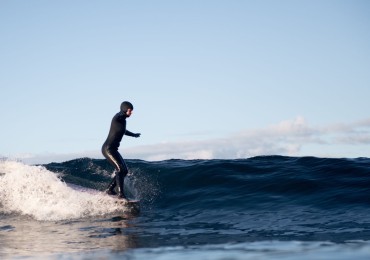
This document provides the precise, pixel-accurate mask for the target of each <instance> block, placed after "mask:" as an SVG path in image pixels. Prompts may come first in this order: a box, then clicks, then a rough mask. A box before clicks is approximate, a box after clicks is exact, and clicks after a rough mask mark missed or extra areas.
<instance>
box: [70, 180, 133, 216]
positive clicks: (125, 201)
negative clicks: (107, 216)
mask: <svg viewBox="0 0 370 260" xmlns="http://www.w3.org/2000/svg"><path fill="white" fill-rule="evenodd" d="M66 184H67V186H68V187H70V188H72V189H73V190H76V191H79V192H86V193H89V194H92V195H102V196H107V197H109V198H111V199H113V200H114V201H115V203H117V204H119V205H122V206H123V207H126V208H128V209H129V210H131V211H132V212H134V213H138V212H140V201H139V200H128V199H120V198H117V197H116V196H114V195H108V194H106V193H105V192H102V191H99V190H95V189H91V188H86V187H82V186H79V185H76V184H71V183H66Z"/></svg>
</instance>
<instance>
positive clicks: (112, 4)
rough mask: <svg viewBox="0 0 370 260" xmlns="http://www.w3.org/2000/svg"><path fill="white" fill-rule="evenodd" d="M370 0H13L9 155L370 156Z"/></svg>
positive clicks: (2, 19)
mask: <svg viewBox="0 0 370 260" xmlns="http://www.w3.org/2000/svg"><path fill="white" fill-rule="evenodd" d="M369 13H370V2H369V1H367V0H363V1H360V0H352V1H341V0H335V1H334V0H333V1H331V0H325V1H322V0H320V1H318V0H309V1H308V0H307V1H305V0H302V1H293V0H292V1H288V0H282V1H273V0H271V1H267V0H262V1H247V0H245V1H242V0H240V1H237V0H229V1H225V0H223V1H220V0H202V1H199V0H187V1H170V0H167V1H166V0H156V1H149V0H147V1H142V0H138V1H125V0H121V1H114V0H106V1H95V0H79V1H72V0H65V1H47V0H33V1H24V0H0V35H1V36H0V37H1V41H0V88H1V102H0V116H1V117H0V118H1V124H0V131H1V135H0V158H1V157H5V158H11V159H17V160H22V161H24V162H26V163H48V162H60V161H66V160H70V159H75V158H81V157H91V158H103V156H102V155H101V152H100V149H101V146H102V144H103V142H104V141H105V139H106V137H107V134H108V131H109V126H110V121H111V119H112V117H113V116H114V114H116V113H117V112H119V106H120V103H121V102H122V101H125V100H128V101H130V102H132V103H133V105H134V113H133V115H132V116H131V117H130V118H129V119H127V129H128V130H130V131H131V132H134V133H141V137H140V138H131V137H127V136H126V137H124V138H123V140H122V143H121V147H120V152H121V154H122V155H123V157H124V158H128V159H142V160H149V161H153V160H165V159H172V158H177V159H237V158H249V157H253V156H259V155H284V156H317V157H346V158H355V157H370V146H369V145H370V114H369V111H370V104H369V97H370V73H369V72H370V15H369Z"/></svg>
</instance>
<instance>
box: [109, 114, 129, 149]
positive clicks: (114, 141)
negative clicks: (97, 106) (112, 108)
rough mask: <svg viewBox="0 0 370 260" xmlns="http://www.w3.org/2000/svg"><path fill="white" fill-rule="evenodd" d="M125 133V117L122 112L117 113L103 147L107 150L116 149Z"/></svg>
mask: <svg viewBox="0 0 370 260" xmlns="http://www.w3.org/2000/svg"><path fill="white" fill-rule="evenodd" d="M125 132H126V116H125V114H123V113H122V112H119V113H117V114H116V115H115V116H114V117H113V119H112V123H111V125H110V130H109V134H108V137H107V140H105V143H104V145H103V146H105V147H107V148H109V149H118V147H119V144H120V142H121V140H122V137H123V135H124V134H125Z"/></svg>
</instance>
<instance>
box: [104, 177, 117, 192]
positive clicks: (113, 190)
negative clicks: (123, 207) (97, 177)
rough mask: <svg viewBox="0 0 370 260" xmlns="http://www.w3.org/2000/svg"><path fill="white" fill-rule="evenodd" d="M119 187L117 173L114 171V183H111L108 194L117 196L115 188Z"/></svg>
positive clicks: (107, 190)
mask: <svg viewBox="0 0 370 260" xmlns="http://www.w3.org/2000/svg"><path fill="white" fill-rule="evenodd" d="M116 186H117V182H116V171H114V177H113V179H112V181H111V182H110V183H109V185H108V187H107V189H106V191H105V192H106V193H107V194H108V195H117V192H116V191H115V188H116Z"/></svg>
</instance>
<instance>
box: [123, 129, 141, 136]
mask: <svg viewBox="0 0 370 260" xmlns="http://www.w3.org/2000/svg"><path fill="white" fill-rule="evenodd" d="M125 135H127V136H131V137H140V135H141V134H140V133H137V134H134V133H133V132H130V131H128V130H126V132H125Z"/></svg>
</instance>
